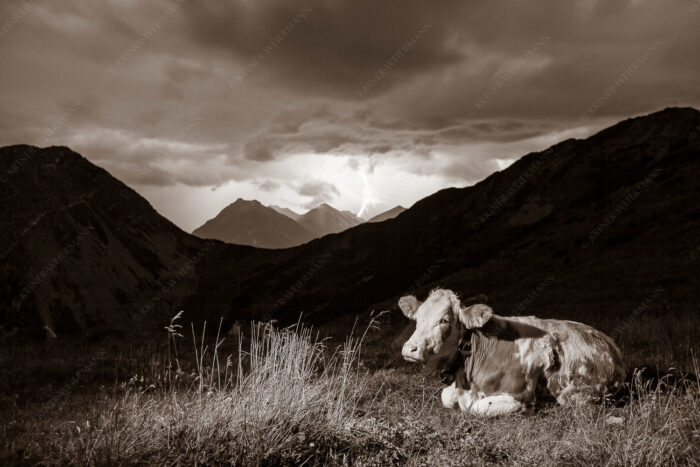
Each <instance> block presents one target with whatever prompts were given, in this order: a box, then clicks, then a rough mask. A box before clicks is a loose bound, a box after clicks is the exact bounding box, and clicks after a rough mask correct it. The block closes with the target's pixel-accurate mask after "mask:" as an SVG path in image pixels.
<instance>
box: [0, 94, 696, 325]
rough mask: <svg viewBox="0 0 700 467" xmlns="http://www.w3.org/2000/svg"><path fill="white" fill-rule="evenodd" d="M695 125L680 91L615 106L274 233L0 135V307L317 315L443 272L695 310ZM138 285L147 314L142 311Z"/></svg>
mask: <svg viewBox="0 0 700 467" xmlns="http://www.w3.org/2000/svg"><path fill="white" fill-rule="evenodd" d="M699 128H700V113H699V112H698V111H697V110H695V109H688V108H685V109H667V110H664V111H661V112H657V113H654V114H651V115H648V116H644V117H638V118H634V119H628V120H625V121H623V122H621V123H619V124H617V125H614V126H612V127H610V128H608V129H606V130H604V131H602V132H600V133H598V134H596V135H593V136H591V137H590V138H587V139H585V140H567V141H563V142H561V143H559V144H557V145H555V146H553V147H552V148H550V149H548V150H546V151H542V152H536V153H531V154H528V155H526V156H524V157H522V158H521V159H519V160H518V161H517V162H515V163H514V164H513V165H511V166H510V167H508V168H507V169H506V170H503V171H501V172H497V173H495V174H493V175H491V176H490V177H488V178H487V179H485V180H484V181H482V182H480V183H478V184H476V185H474V186H471V187H467V188H462V189H456V188H453V189H446V190H442V191H440V192H438V193H436V194H434V195H432V196H429V197H427V198H425V199H423V200H421V201H419V202H417V203H416V204H415V205H414V206H413V207H412V208H411V209H408V210H407V211H405V212H404V213H402V214H401V215H400V216H398V217H397V218H395V219H392V220H391V221H388V222H381V223H366V224H362V225H358V226H356V227H354V228H351V229H349V230H347V231H344V232H342V233H339V234H336V235H329V236H326V237H323V238H320V239H317V240H313V241H311V242H309V243H307V244H305V245H302V246H299V247H295V248H290V249H284V250H261V249H256V248H250V247H241V246H238V245H231V244H224V243H220V242H216V241H204V240H201V239H198V238H196V237H194V236H191V235H188V234H186V233H184V232H182V231H180V230H179V229H177V228H176V227H175V226H174V225H172V224H171V223H170V222H169V221H167V220H166V219H164V218H162V217H161V216H160V215H158V214H157V213H156V212H155V211H154V210H153V209H152V208H151V206H150V205H149V204H148V203H147V202H146V201H145V200H143V199H142V198H140V197H139V196H138V195H137V194H136V193H135V192H133V191H132V190H130V189H129V188H127V187H126V186H125V185H123V184H122V183H121V182H119V181H117V180H115V179H114V178H112V177H111V176H110V175H109V174H108V173H107V172H105V171H104V170H102V169H100V168H97V167H95V166H93V165H92V164H90V163H89V162H88V161H87V160H86V159H84V158H82V157H81V156H79V155H77V154H75V153H73V152H71V151H70V150H68V149H66V148H55V147H54V148H46V149H41V150H39V149H32V148H30V147H27V146H13V147H8V148H3V149H2V150H0V173H2V174H7V175H8V179H7V181H6V183H3V184H0V197H1V198H2V199H3V201H2V204H1V205H0V206H1V207H0V209H1V211H0V214H1V215H2V217H1V218H0V240H1V241H2V245H3V246H4V250H3V253H2V256H0V257H1V258H2V265H1V266H0V280H1V283H2V284H3V286H2V287H3V288H2V290H1V291H0V306H2V310H3V312H2V313H3V314H2V316H1V319H2V324H3V325H4V326H5V327H6V328H9V327H12V326H24V327H30V328H32V329H37V328H39V327H40V326H43V324H48V325H51V326H52V327H53V328H54V329H56V330H57V333H58V334H59V335H60V334H61V332H62V331H61V330H65V332H68V331H69V330H71V329H72V330H77V331H78V332H93V330H95V329H111V328H114V329H120V330H129V331H130V330H132V329H146V327H145V326H141V327H139V326H137V327H135V326H134V323H136V322H137V321H138V320H139V319H141V316H149V317H152V319H153V320H154V322H155V320H156V318H157V319H160V320H161V321H162V319H165V317H167V316H172V315H173V314H175V313H176V312H177V311H178V310H180V309H181V308H183V307H184V309H185V310H186V313H187V316H188V317H190V318H193V317H196V318H201V319H209V320H217V319H218V317H220V316H225V317H226V320H227V321H230V320H233V319H236V318H246V317H249V318H257V319H269V318H272V317H280V318H282V319H283V320H284V319H287V320H290V321H291V320H296V319H297V318H298V316H299V313H300V312H302V311H303V313H304V316H305V317H306V318H307V319H311V320H312V321H317V322H321V321H328V320H330V319H338V317H339V316H340V315H342V314H343V313H355V312H360V311H364V310H368V309H372V308H374V309H383V308H386V307H390V306H391V305H392V304H393V303H395V300H396V298H397V297H398V296H400V295H401V294H404V293H407V292H411V293H416V294H418V295H421V294H424V293H426V291H427V290H428V289H429V288H430V287H433V286H436V285H438V284H439V285H441V286H444V287H451V288H454V289H455V290H456V291H458V292H459V293H461V294H463V295H465V296H471V295H475V294H477V293H485V294H486V295H488V297H489V302H490V303H491V304H492V306H493V307H494V308H495V309H496V310H498V312H499V313H500V314H504V315H505V314H509V313H524V314H538V315H541V316H559V317H568V318H579V319H584V320H585V316H586V315H587V314H590V313H596V314H598V315H602V316H607V317H609V318H608V319H609V324H608V330H610V329H611V328H613V327H615V326H616V325H620V323H622V322H623V320H625V319H631V320H634V319H636V318H638V317H640V316H641V315H642V313H644V316H645V317H648V316H651V314H653V315H654V316H663V313H664V312H665V311H666V310H668V309H670V308H673V310H674V311H679V312H680V313H681V315H682V313H686V315H685V316H687V325H688V326H695V324H693V323H695V322H696V321H697V320H696V318H695V313H696V308H695V307H696V304H697V302H698V295H697V290H698V273H697V270H698V261H699V260H700V250H699V249H698V245H700V242H699V241H700V238H699V237H698V232H700V229H699V228H698V227H700V226H699V225H698V224H699V223H700V208H698V206H699V205H700V191H699V190H700V188H698V184H697V178H698V175H699V174H700V154H699V153H700V138H699V131H698V129H699ZM27 152H30V153H31V154H32V155H31V156H30V157H26V156H25V154H26V153H27ZM17 161H20V163H19V165H20V167H19V169H17V170H14V171H11V168H12V167H13V164H16V163H17ZM10 172H11V173H10ZM85 229H89V231H88V232H87V233H83V232H84V231H85ZM81 233H82V235H81V237H80V239H79V241H77V242H75V240H76V239H77V238H78V235H79V234H81ZM72 242H75V246H71V245H72V244H73V243H72ZM66 248H68V249H67V250H66ZM55 258H58V261H54V259H55ZM56 263H57V264H56ZM54 264H56V265H55V266H52V265H54ZM183 271H184V272H183ZM22 291H25V292H24V293H22ZM20 296H23V297H24V298H23V299H19V298H18V297H20ZM144 303H146V304H150V305H146V306H147V307H148V308H149V309H152V310H153V313H152V314H151V313H150V312H149V313H146V314H144V313H139V311H138V310H141V309H143V307H144ZM645 303H647V305H644V306H643V307H642V305H643V304H645ZM395 315H396V319H397V322H401V323H403V320H402V318H401V317H400V313H395ZM582 317H583V318H582ZM630 317H631V318H630ZM603 328H605V326H603Z"/></svg>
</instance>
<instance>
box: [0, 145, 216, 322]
mask: <svg viewBox="0 0 700 467" xmlns="http://www.w3.org/2000/svg"><path fill="white" fill-rule="evenodd" d="M0 200H1V201H0V326H2V331H3V332H4V331H8V330H10V329H12V328H13V327H21V328H30V329H32V330H35V331H36V330H38V331H41V330H42V328H43V327H44V326H47V327H49V328H51V329H52V330H54V331H55V332H56V333H57V334H58V335H59V336H61V335H62V334H63V333H64V332H65V331H67V330H70V331H71V332H74V331H79V332H83V333H93V334H94V333H99V332H101V331H103V330H104V331H108V330H113V329H117V328H121V329H123V330H125V329H128V328H129V327H130V326H133V323H143V322H154V321H158V320H159V319H162V318H165V316H164V315H163V314H162V311H163V310H164V309H169V308H172V307H173V306H174V305H173V304H175V303H182V301H183V300H184V298H185V297H187V296H189V295H191V294H192V293H193V292H194V290H195V288H196V277H195V276H194V275H193V274H191V271H190V269H192V267H191V262H192V261H193V259H199V258H200V256H201V255H203V254H204V253H205V252H207V248H208V247H210V245H209V244H208V243H207V242H202V241H198V240H197V239H195V238H194V237H191V236H190V235H187V234H185V233H184V232H182V231H181V230H180V229H179V228H177V227H176V226H175V225H173V224H172V223H171V222H170V221H168V220H167V219H165V218H163V217H162V216H160V215H159V214H158V213H157V212H156V211H155V210H154V209H153V208H152V207H151V205H150V204H149V203H148V202H147V201H146V200H144V199H143V198H142V197H141V196H139V195H138V194H137V193H136V192H134V191H133V190H131V189H130V188H129V187H127V186H126V185H124V184H123V183H121V182H120V181H118V180H116V179H115V178H113V177H112V176H111V175H109V174H108V173H107V172H106V171H105V170H103V169H101V168H99V167H96V166H94V165H93V164H91V163H90V162H88V161H87V160H86V159H85V158H83V157H82V156H80V155H78V154H76V153H74V152H73V151H71V150H69V149H68V148H65V147H50V148H45V149H39V148H36V147H32V146H23V145H19V146H9V147H5V148H2V149H0ZM188 265H189V267H188ZM171 284H174V285H173V286H171ZM154 300H158V306H157V307H154V306H153V303H154ZM129 321H131V324H127V323H128V322H129ZM3 332H0V334H2V333H3Z"/></svg>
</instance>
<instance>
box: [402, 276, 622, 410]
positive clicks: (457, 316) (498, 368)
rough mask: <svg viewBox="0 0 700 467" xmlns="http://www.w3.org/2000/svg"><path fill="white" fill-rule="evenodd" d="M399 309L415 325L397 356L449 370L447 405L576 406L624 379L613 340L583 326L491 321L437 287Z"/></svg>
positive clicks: (479, 307)
mask: <svg viewBox="0 0 700 467" xmlns="http://www.w3.org/2000/svg"><path fill="white" fill-rule="evenodd" d="M399 307H400V308H401V310H402V311H403V313H404V315H406V316H407V317H408V318H409V319H412V320H414V321H415V322H416V330H415V332H414V333H413V335H412V336H411V337H410V339H408V341H406V343H405V344H404V346H403V349H402V352H401V353H402V355H403V357H404V358H405V359H406V360H409V361H412V362H424V363H426V364H428V365H429V366H431V367H432V368H436V369H442V370H444V369H450V371H452V372H454V382H453V383H452V384H451V385H450V386H448V387H446V388H445V389H444V390H443V391H442V403H443V405H444V406H445V407H448V408H452V407H454V406H456V405H458V406H459V408H460V409H462V410H463V411H469V412H471V413H474V414H479V415H486V416H493V415H500V414H505V413H512V412H522V411H526V410H529V409H531V408H533V407H534V405H535V401H536V399H537V397H546V398H550V397H554V398H555V399H556V401H557V402H558V403H560V404H566V403H581V402H587V401H591V400H595V399H599V398H601V397H605V396H606V395H609V394H614V393H615V392H617V391H618V390H619V389H620V387H621V385H622V383H623V381H624V379H625V369H624V366H623V362H622V355H621V353H620V350H619V349H618V348H617V346H616V345H615V343H614V342H613V341H612V339H610V338H609V337H608V336H606V335H605V334H603V333H602V332H600V331H598V330H596V329H593V328H592V327H590V326H587V325H585V324H581V323H577V322H574V321H561V320H554V319H538V318H535V317H534V316H525V317H504V316H498V315H495V314H494V313H493V310H492V309H491V308H490V307H488V306H487V305H484V304H476V305H472V306H467V307H465V306H463V305H462V304H461V303H460V300H459V298H458V297H457V295H456V294H454V293H453V292H452V291H450V290H443V289H436V290H433V291H432V292H431V293H430V295H429V296H428V298H427V299H426V301H425V302H420V301H418V300H417V299H416V297H414V296H412V295H410V296H405V297H402V298H401V299H400V300H399Z"/></svg>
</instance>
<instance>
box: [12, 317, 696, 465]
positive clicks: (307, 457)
mask: <svg viewBox="0 0 700 467" xmlns="http://www.w3.org/2000/svg"><path fill="white" fill-rule="evenodd" d="M649 320H652V321H653V318H652V317H648V319H647V320H645V322H644V323H629V324H628V325H627V326H626V329H625V332H624V334H620V337H619V338H618V340H619V341H620V345H621V347H622V348H623V350H625V352H626V353H627V354H628V358H629V359H630V361H629V362H628V363H629V364H630V366H631V367H634V366H639V365H641V363H642V362H647V361H654V362H663V363H665V366H664V368H663V369H664V370H668V369H669V368H670V367H676V368H681V369H683V370H686V371H692V372H695V373H697V363H696V360H695V357H694V352H695V350H696V348H695V347H694V346H695V345H696V343H695V342H694V341H693V337H694V336H696V335H697V328H696V327H693V326H690V327H689V326H688V325H687V324H683V322H682V321H679V320H668V319H666V320H663V322H662V321H659V322H658V323H654V322H652V323H651V325H652V326H654V325H656V326H657V328H656V331H657V332H654V333H650V332H649V331H648V330H649V329H650V328H648V327H647V325H649V324H650V322H649ZM397 323H399V321H397V322H396V323H394V322H392V320H391V319H385V320H384V321H383V322H382V319H381V318H380V320H378V321H377V320H374V321H370V322H369V323H365V324H364V325H362V326H359V325H358V326H356V327H355V328H354V331H353V332H352V333H349V334H348V333H347V330H341V329H339V328H337V327H336V328H335V329H323V328H321V329H319V330H316V329H312V328H308V327H305V326H302V325H297V326H292V327H290V328H282V329H276V328H274V327H272V326H269V325H264V324H258V325H253V326H252V327H251V330H249V331H247V332H246V333H245V335H244V336H234V337H229V336H227V337H226V339H223V338H222V337H221V332H220V330H219V332H218V333H217V334H218V335H214V333H211V334H209V333H206V332H204V330H203V329H202V328H201V327H200V328H197V329H195V327H190V326H188V325H186V324H185V323H182V326H181V325H180V323H179V320H177V319H176V320H174V321H173V322H172V323H171V325H170V326H168V329H166V330H163V333H162V338H161V339H159V340H157V341H154V342H151V343H149V344H148V345H144V344H143V343H140V344H136V343H132V344H129V345H126V344H125V343H124V342H121V341H116V340H115V341H109V340H107V341H102V342H100V343H93V344H88V343H82V344H81V343H64V342H47V343H44V344H42V345H39V346H38V345H31V346H30V345H26V346H21V345H18V346H12V347H4V348H3V349H2V351H0V368H1V369H2V374H0V389H1V391H0V394H2V396H0V418H1V419H2V420H3V421H2V424H0V425H1V428H0V463H2V465H13V464H79V465H105V464H164V463H165V464H173V463H177V464H190V465H192V464H236V465H280V464H282V465H301V464H303V465H317V464H331V465H346V464H359V465H386V464H401V465H403V464H408V465H483V464H491V463H496V464H527V465H532V464H534V465H589V466H590V465H668V464H685V465H698V463H700V407H699V404H700V397H699V396H700V386H699V385H698V383H697V381H695V382H693V381H681V380H676V381H665V380H663V379H662V380H661V381H658V380H656V379H654V378H648V373H647V375H646V376H643V375H642V374H641V373H637V374H636V377H634V378H631V380H630V390H631V393H632V397H631V398H630V399H629V400H628V401H625V402H624V403H619V404H612V403H610V404H599V405H589V406H582V407H558V406H549V407H545V408H544V409H542V410H538V411H537V412H535V413H534V414H530V415H511V416H505V417H500V418H495V419H482V418H478V417H474V416H471V415H467V414H463V413H460V412H459V411H456V410H447V409H444V408H443V407H442V406H441V404H440V399H439V393H440V391H441V389H442V388H443V385H442V384H441V383H440V382H439V379H438V378H437V377H436V375H434V374H431V373H429V372H426V371H424V370H422V369H421V368H420V367H417V366H412V365H409V364H406V363H404V362H402V361H401V360H400V355H397V351H396V350H395V349H392V348H391V346H390V339H389V338H388V337H387V336H388V335H389V334H391V333H390V332H388V331H387V328H388V327H392V326H393V327H396V326H397V325H398V324H397ZM664 323H666V324H664ZM674 323H675V324H674ZM678 323H680V324H678ZM659 326H666V328H668V329H666V328H664V329H660V328H659ZM669 326H670V327H671V328H669ZM665 331H667V332H665ZM329 334H330V335H336V338H333V337H330V338H328V337H323V336H327V335H329ZM343 336H347V337H343ZM669 346H671V347H669ZM671 348H672V349H674V350H673V351H670V350H669V349H671Z"/></svg>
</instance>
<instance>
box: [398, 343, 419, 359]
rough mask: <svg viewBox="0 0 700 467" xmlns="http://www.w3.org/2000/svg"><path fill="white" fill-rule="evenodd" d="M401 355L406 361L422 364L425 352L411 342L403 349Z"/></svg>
mask: <svg viewBox="0 0 700 467" xmlns="http://www.w3.org/2000/svg"><path fill="white" fill-rule="evenodd" d="M401 355H403V358H404V360H408V361H409V362H422V361H423V352H422V351H421V349H420V347H418V346H417V345H415V344H412V343H410V342H406V343H405V344H404V345H403V348H402V349H401Z"/></svg>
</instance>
